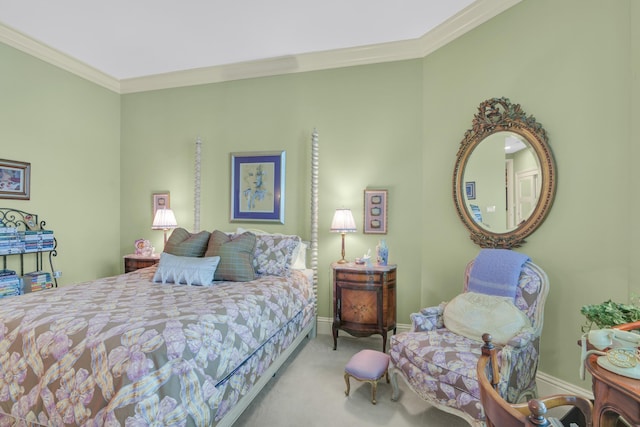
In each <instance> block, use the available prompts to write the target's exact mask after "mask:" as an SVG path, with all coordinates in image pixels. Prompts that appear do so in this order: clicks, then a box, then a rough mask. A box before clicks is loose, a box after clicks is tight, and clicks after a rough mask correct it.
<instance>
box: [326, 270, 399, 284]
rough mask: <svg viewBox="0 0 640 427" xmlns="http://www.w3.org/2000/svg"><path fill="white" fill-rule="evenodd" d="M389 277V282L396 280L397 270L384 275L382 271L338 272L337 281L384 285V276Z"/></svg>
mask: <svg viewBox="0 0 640 427" xmlns="http://www.w3.org/2000/svg"><path fill="white" fill-rule="evenodd" d="M385 274H386V275H387V281H393V280H395V279H396V272H395V270H393V271H389V272H388V273H384V272H381V271H346V270H342V271H341V270H338V271H336V280H337V281H340V282H358V283H377V284H380V283H383V282H384V281H385V280H384V275H385Z"/></svg>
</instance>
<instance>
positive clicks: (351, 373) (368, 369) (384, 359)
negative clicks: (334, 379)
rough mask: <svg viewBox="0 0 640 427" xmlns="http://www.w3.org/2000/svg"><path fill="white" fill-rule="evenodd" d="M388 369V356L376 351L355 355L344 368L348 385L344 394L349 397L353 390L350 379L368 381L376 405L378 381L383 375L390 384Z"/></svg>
mask: <svg viewBox="0 0 640 427" xmlns="http://www.w3.org/2000/svg"><path fill="white" fill-rule="evenodd" d="M388 368H389V356H388V355H387V354H385V353H381V352H379V351H375V350H361V351H359V352H358V353H356V354H355V355H353V357H352V358H351V360H349V363H347V365H346V366H345V367H344V382H345V383H346V384H347V389H346V390H345V392H344V394H345V395H346V396H349V391H350V390H351V384H349V377H353V378H355V379H357V380H358V381H366V382H368V383H371V403H373V404H374V405H375V404H376V390H377V388H378V380H379V379H380V378H382V376H383V375H386V376H387V383H388V382H389V372H388V371H387V369H388Z"/></svg>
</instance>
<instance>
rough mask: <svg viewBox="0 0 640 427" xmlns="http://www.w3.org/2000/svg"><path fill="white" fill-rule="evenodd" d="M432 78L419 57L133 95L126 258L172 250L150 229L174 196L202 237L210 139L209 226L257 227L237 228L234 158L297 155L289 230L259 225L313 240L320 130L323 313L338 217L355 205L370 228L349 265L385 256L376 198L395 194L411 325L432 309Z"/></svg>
mask: <svg viewBox="0 0 640 427" xmlns="http://www.w3.org/2000/svg"><path fill="white" fill-rule="evenodd" d="M421 76H422V64H421V61H419V60H414V61H403V62H394V63H387V64H378V65H372V66H366V67H357V68H345V69H336V70H329V71H322V72H313V73H302V74H296V75H288V76H277V77H269V78H263V79H251V80H241V81H234V82H228V83H223V84H211V85H203V86H197V87H190V88H179V89H173V90H163V91H155V92H146V93H138V94H130V95H125V96H123V97H122V117H123V119H122V206H123V221H122V240H121V249H122V252H123V253H126V252H130V251H131V248H132V245H133V242H134V240H135V239H137V238H140V237H144V238H149V239H151V240H152V242H153V244H154V246H156V247H157V248H159V247H161V246H162V233H161V232H159V231H158V232H154V231H151V230H150V225H151V220H152V219H151V193H152V192H153V191H154V190H168V191H170V193H171V207H172V208H173V209H174V210H175V212H176V216H177V219H178V222H179V224H181V225H183V226H185V227H186V228H188V229H191V228H192V225H193V213H192V212H193V198H194V197H193V186H194V176H193V165H194V156H195V139H196V137H197V136H200V137H201V138H202V141H203V143H202V196H201V197H202V210H201V228H202V229H206V230H210V231H212V230H214V229H221V230H235V228H236V227H237V226H239V225H240V226H244V227H247V224H245V223H230V222H229V203H230V202H229V199H230V196H229V190H230V187H229V186H230V153H231V152H242V151H260V150H286V151H287V164H286V168H287V170H286V174H287V178H286V207H285V215H286V218H285V224H284V225H277V224H255V223H254V224H251V227H257V228H263V229H266V230H269V231H276V232H284V233H299V234H301V235H302V236H303V237H305V238H307V239H308V238H309V229H310V223H309V216H310V210H309V188H310V185H311V184H310V178H309V176H310V173H311V172H310V143H311V133H312V131H313V129H314V128H317V129H318V132H319V134H320V190H319V199H320V214H319V230H320V233H319V234H320V243H319V247H320V251H319V252H320V255H319V265H320V271H319V288H320V291H319V311H320V313H319V314H320V316H325V317H329V316H330V311H329V308H330V298H331V296H330V280H331V276H330V267H329V266H330V264H331V262H333V261H336V260H338V259H340V247H341V239H340V235H338V234H333V233H331V232H329V227H330V224H331V219H332V216H333V212H334V211H335V209H336V208H340V207H347V208H351V209H352V210H353V213H354V216H355V218H356V222H357V225H358V228H359V229H360V232H358V233H352V234H349V235H347V239H346V251H347V257H348V258H350V259H353V258H355V257H356V256H361V255H362V254H364V253H365V252H367V250H368V249H369V248H371V250H372V252H374V251H375V246H376V244H377V243H378V237H377V236H376V235H365V234H363V233H362V221H363V216H364V213H363V204H364V189H365V188H367V187H371V188H387V189H389V197H388V204H389V210H388V214H389V218H390V222H389V234H388V235H387V236H384V237H386V239H387V244H388V245H389V248H390V262H396V263H398V264H399V266H400V267H399V273H398V280H399V282H400V283H402V285H401V286H402V291H401V292H400V293H399V295H398V306H399V307H403V308H404V309H403V311H401V312H400V313H401V314H400V318H399V321H400V322H402V323H408V322H409V313H410V312H411V310H415V308H416V304H415V302H416V301H419V300H420V286H419V283H420V262H419V256H420V255H419V254H420V247H421V244H422V242H420V240H419V239H416V238H415V235H416V229H417V228H416V227H419V226H420V223H421V221H422V218H423V214H422V213H421V212H420V210H419V209H418V204H419V199H420V187H421V179H420V176H421V174H422V165H421V157H420V152H421V145H422V143H421V140H422V136H421V125H420V120H421V119H420V117H421V91H420V85H421ZM127 212H136V213H137V214H136V215H128V214H127ZM127 217H128V218H127ZM125 218H126V219H125ZM409 260H411V261H409Z"/></svg>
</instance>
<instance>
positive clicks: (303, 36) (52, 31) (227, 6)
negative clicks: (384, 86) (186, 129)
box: [0, 0, 520, 81]
mask: <svg viewBox="0 0 640 427" xmlns="http://www.w3.org/2000/svg"><path fill="white" fill-rule="evenodd" d="M518 1H520V0H322V1H309V0H269V1H266V0H262V1H259V0H253V1H250V0H236V1H228V0H227V1H223V0H183V1H177V0H134V1H131V0H110V1H106V2H96V1H90V0H57V1H51V0H18V1H16V0H0V24H1V25H2V27H3V29H4V30H5V31H4V32H5V33H7V32H10V33H12V34H11V36H10V37H9V38H12V39H15V38H22V37H23V38H25V39H27V40H29V41H30V42H32V43H37V44H39V45H41V46H40V48H39V49H42V48H43V47H44V48H45V49H51V50H52V51H53V52H54V53H55V54H61V55H62V56H64V57H68V58H70V59H73V60H74V61H77V62H79V63H80V64H82V65H83V66H88V68H89V69H93V70H97V71H99V72H100V73H103V74H104V75H105V76H106V77H107V78H111V79H115V80H116V81H124V80H127V79H139V78H143V77H148V76H156V75H162V74H166V73H176V72H182V71H186V70H194V69H203V68H207V67H221V66H227V65H229V64H242V63H247V62H252V61H265V60H274V59H277V60H279V63H278V64H277V67H278V68H279V67H284V68H287V67H289V68H291V67H297V66H299V64H298V63H297V62H296V63H295V64H293V63H292V62H291V59H292V58H293V59H295V58H297V57H299V56H300V55H309V54H314V53H324V54H326V53H327V52H346V51H348V50H349V49H357V51H358V52H363V51H368V50H371V49H372V48H373V47H374V46H385V45H389V44H390V43H391V44H393V43H399V42H411V41H416V40H420V39H421V38H424V37H426V36H428V35H429V34H430V33H431V32H433V31H434V30H437V29H439V28H442V27H443V25H445V24H446V23H447V22H451V21H452V20H455V19H456V18H459V17H460V16H461V15H464V14H465V12H466V14H467V15H470V13H469V11H470V10H474V8H475V10H476V11H480V12H481V14H482V15H483V17H482V19H481V20H479V21H482V22H484V21H486V20H487V19H489V18H490V17H492V16H495V14H497V13H500V12H501V11H502V10H504V9H506V8H508V7H510V6H512V5H513V4H514V3H517V2H518ZM36 11H37V12H36ZM474 13H476V12H474ZM467 21H468V19H467V20H465V22H467ZM465 25H468V24H465ZM475 25H479V24H475ZM456 28H458V29H459V26H458V27H456ZM465 32H466V29H465ZM0 41H5V42H6V40H3V38H2V37H0ZM10 44H12V43H10ZM18 44H20V45H24V44H26V42H24V41H23V40H22V41H21V42H20V43H18ZM14 45H15V44H14ZM19 47H20V46H19ZM23 50H26V49H23ZM369 54H370V52H369ZM374 56H376V55H374ZM285 59H288V60H289V63H285V62H286V61H284V62H283V60H285ZM294 62H295V61H294Z"/></svg>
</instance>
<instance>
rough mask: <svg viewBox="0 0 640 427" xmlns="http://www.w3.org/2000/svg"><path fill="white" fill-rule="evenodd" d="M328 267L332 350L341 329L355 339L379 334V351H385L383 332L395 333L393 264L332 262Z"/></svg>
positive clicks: (394, 279)
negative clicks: (368, 264)
mask: <svg viewBox="0 0 640 427" xmlns="http://www.w3.org/2000/svg"><path fill="white" fill-rule="evenodd" d="M331 268H332V269H333V327H332V331H333V349H334V350H335V349H336V348H337V346H338V330H339V329H342V330H344V331H346V332H348V333H350V334H351V335H354V336H357V337H368V336H370V335H373V334H380V335H382V351H383V352H386V347H387V331H390V330H392V329H393V333H394V334H395V332H396V265H395V264H391V265H386V266H379V265H375V266H373V267H366V266H364V265H357V264H353V263H347V264H339V263H333V264H331Z"/></svg>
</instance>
